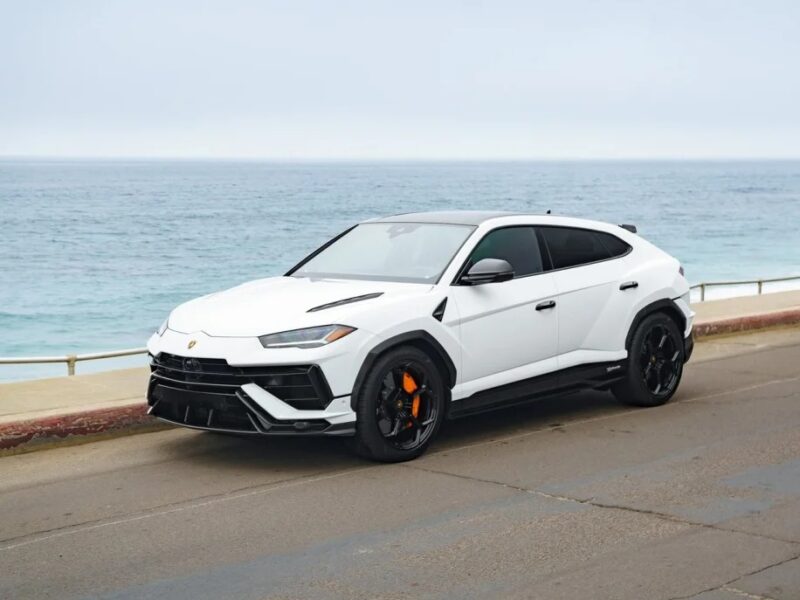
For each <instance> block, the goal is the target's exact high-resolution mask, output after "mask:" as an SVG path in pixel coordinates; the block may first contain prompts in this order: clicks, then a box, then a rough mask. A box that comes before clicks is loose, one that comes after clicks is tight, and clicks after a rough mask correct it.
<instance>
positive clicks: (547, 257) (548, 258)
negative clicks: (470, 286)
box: [437, 223, 633, 285]
mask: <svg viewBox="0 0 800 600" xmlns="http://www.w3.org/2000/svg"><path fill="white" fill-rule="evenodd" d="M511 227H533V228H534V230H535V232H536V239H537V241H538V242H539V254H540V255H541V257H542V268H543V270H542V271H539V272H538V273H528V274H527V275H520V276H519V277H516V276H515V277H514V279H513V280H516V279H524V278H525V277H536V276H538V275H545V274H547V273H555V272H557V271H565V270H567V269H579V268H581V267H587V266H589V265H596V264H598V263H601V262H606V261H607V260H617V259H619V258H624V257H625V256H628V255H629V254H630V253H631V252H633V246H631V245H630V244H629V243H628V242H626V241H625V240H623V239H622V238H619V237H617V236H616V235H614V234H613V233H609V232H608V231H603V230H601V229H591V228H589V227H573V226H571V225H541V224H530V223H520V224H517V225H502V226H500V227H495V228H494V229H490V230H489V231H487V232H486V233H485V234H483V237H481V239H480V240H478V242H477V243H476V244H475V245H474V246H473V247H472V250H475V248H477V247H478V244H480V243H481V242H482V241H483V239H484V238H485V237H486V236H487V235H489V234H490V233H492V232H495V231H497V230H499V229H509V228H511ZM544 228H551V229H553V228H555V229H580V230H582V231H591V232H592V233H605V234H606V235H610V236H613V237H615V238H617V239H618V240H619V241H621V242H622V243H623V244H625V245H627V246H628V250H627V252H625V253H624V254H617V255H616V256H609V257H608V258H603V259H600V260H595V261H592V262H587V263H581V264H579V265H572V266H570V267H561V268H559V269H554V268H553V256H552V254H551V253H550V247H549V246H548V245H547V241H546V240H545V239H544V236H543V235H542V234H541V231H540V230H541V229H544ZM600 243H601V244H602V243H603V242H602V238H600ZM603 247H604V248H606V249H608V248H607V247H606V246H605V245H603ZM610 253H611V251H610V250H609V254H610ZM471 256H472V251H470V255H469V256H467V258H466V259H464V263H463V264H462V265H461V268H460V269H459V270H458V271H457V272H456V276H455V277H454V278H453V281H452V282H450V285H464V284H462V283H461V281H460V280H461V277H462V276H463V275H464V274H465V273H466V270H467V269H468V268H469V266H470V265H469V262H470V258H471ZM445 270H446V269H445ZM513 280H512V281H513ZM437 283H438V282H437Z"/></svg>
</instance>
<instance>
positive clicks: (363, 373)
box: [350, 329, 457, 411]
mask: <svg viewBox="0 0 800 600" xmlns="http://www.w3.org/2000/svg"><path fill="white" fill-rule="evenodd" d="M404 344H409V345H412V346H414V345H416V346H423V347H427V348H426V349H431V350H433V352H434V353H435V354H436V356H435V357H433V358H434V360H436V359H437V358H438V360H439V362H440V363H441V365H442V366H444V368H445V371H446V375H447V377H446V379H445V384H446V385H447V387H448V388H449V389H453V386H454V385H455V384H456V376H457V371H456V366H455V364H454V363H453V359H452V358H450V355H449V354H448V353H447V350H445V349H444V346H442V344H440V343H439V340H437V339H436V338H435V337H433V336H432V335H431V334H430V333H428V332H427V331H425V330H423V329H416V330H414V331H407V332H405V333H400V334H398V335H395V336H393V337H390V338H388V339H385V340H383V341H382V342H381V343H380V344H378V345H377V346H375V347H374V348H372V350H370V351H369V352H368V353H367V356H366V357H365V358H364V362H363V363H362V364H361V368H360V369H359V370H358V375H356V380H355V382H354V383H353V391H352V393H351V395H350V407H351V408H352V409H353V410H354V411H355V410H356V401H357V399H358V391H359V390H360V389H361V386H362V385H363V384H364V380H365V379H366V378H367V373H369V370H370V369H371V368H372V365H373V364H375V361H376V360H377V358H378V357H379V356H380V355H381V354H383V353H384V352H386V351H387V350H390V349H392V348H395V347H397V346H402V345H404Z"/></svg>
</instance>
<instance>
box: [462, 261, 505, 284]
mask: <svg viewBox="0 0 800 600" xmlns="http://www.w3.org/2000/svg"><path fill="white" fill-rule="evenodd" d="M513 278H514V269H513V268H512V267H511V265H510V264H509V263H508V261H505V260H503V259H502V258H483V259H481V260H479V261H478V262H476V263H475V264H474V265H472V267H470V269H469V271H467V273H466V275H464V276H462V277H461V279H460V280H459V283H461V284H463V285H481V284H482V283H496V282H498V281H508V280H509V279H513Z"/></svg>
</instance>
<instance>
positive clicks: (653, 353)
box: [612, 313, 684, 406]
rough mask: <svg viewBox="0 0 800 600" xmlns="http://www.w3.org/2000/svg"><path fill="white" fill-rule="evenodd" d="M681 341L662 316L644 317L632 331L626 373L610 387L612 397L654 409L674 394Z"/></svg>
mask: <svg viewBox="0 0 800 600" xmlns="http://www.w3.org/2000/svg"><path fill="white" fill-rule="evenodd" d="M683 363H684V346H683V337H682V336H681V332H680V330H679V329H678V325H677V324H676V323H675V321H674V320H673V319H672V318H671V317H670V316H669V315H667V314H665V313H654V314H652V315H649V316H648V317H646V318H645V319H644V320H643V321H642V322H641V323H640V324H639V326H638V327H637V328H636V331H635V332H634V334H633V338H632V340H631V346H630V349H629V351H628V369H627V372H626V373H625V376H624V377H623V379H622V380H621V381H619V382H618V383H616V384H614V386H613V387H612V391H613V392H614V395H615V396H616V397H617V398H618V399H619V400H620V401H622V402H624V403H626V404H632V405H634V406H658V405H660V404H664V403H665V402H667V401H668V400H669V399H670V398H672V396H673V395H674V394H675V391H676V390H677V389H678V385H679V384H680V381H681V377H682V376H683Z"/></svg>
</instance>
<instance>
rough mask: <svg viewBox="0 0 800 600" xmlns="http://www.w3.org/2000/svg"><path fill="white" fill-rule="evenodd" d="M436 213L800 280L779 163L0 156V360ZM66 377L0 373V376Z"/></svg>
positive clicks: (132, 323)
mask: <svg viewBox="0 0 800 600" xmlns="http://www.w3.org/2000/svg"><path fill="white" fill-rule="evenodd" d="M441 209H498V210H514V211H531V212H544V211H547V210H551V211H552V212H553V213H556V214H564V215H572V216H580V217H588V218H593V219H600V220H605V221H611V222H614V223H634V224H636V225H637V226H638V228H639V233H640V234H641V235H643V236H644V237H645V238H647V239H649V240H650V241H652V242H654V243H655V244H657V245H659V246H660V247H662V248H663V249H665V250H666V251H668V252H670V253H672V254H673V255H675V256H676V257H678V258H679V259H680V260H681V261H682V263H683V265H684V268H685V269H686V274H687V277H688V278H689V280H690V281H691V282H693V283H698V282H701V281H715V280H729V279H750V278H758V277H778V276H784V275H800V162H795V161H791V162H789V161H765V162H747V161H737V162H681V161H665V162H643V161H630V162H616V161H575V162H487V163H478V162H468V163H467V162H464V163H462V162H397V163H388V162H374V163H369V162H364V163H355V162H353V163H350V162H328V163H321V162H320V163H313V162H304V163H288V162H257V161H247V162H234V161H166V160H163V161H162V160H158V161H156V160H147V161H145V160H141V161H139V160H137V161H126V160H22V159H19V160H16V159H4V160H0V226H1V228H0V234H1V235H2V237H0V267H1V269H0V332H2V335H0V356H40V355H57V354H66V353H82V352H95V351H104V350H114V349H121V348H129V347H138V346H143V345H144V343H145V341H146V339H147V338H148V337H149V335H150V334H151V332H152V331H153V330H154V329H155V328H156V327H158V325H159V324H160V323H161V322H162V321H163V320H164V318H165V317H166V316H167V314H168V313H169V311H170V309H171V308H172V307H174V306H175V305H177V304H179V303H180V302H183V301H185V300H188V299H190V298H193V297H196V296H199V295H202V294H206V293H208V292H211V291H214V290H219V289H224V288H227V287H230V286H233V285H236V284H238V283H241V282H244V281H247V280H250V279H255V278H260V277H268V276H271V275H279V274H281V273H283V272H284V271H286V270H287V269H288V268H289V267H291V266H292V265H293V264H294V263H295V262H297V261H298V260H299V259H300V258H302V257H303V256H304V255H305V254H307V253H308V252H309V251H311V250H313V249H314V248H315V247H317V246H318V245H319V244H321V243H322V242H324V241H325V240H326V239H327V238H329V237H331V236H333V235H334V234H336V233H338V232H340V231H341V230H342V229H344V228H346V227H347V226H349V225H350V224H352V223H353V222H356V221H359V220H361V219H364V218H368V217H373V216H378V215H385V214H392V213H402V212H409V211H418V210H441ZM770 289H772V288H770V287H768V288H767V289H766V291H769V290H770ZM775 289H777V287H776V288H775ZM718 293H731V292H730V291H729V292H718ZM740 293H741V292H740ZM144 362H145V361H144V358H141V357H140V358H128V359H119V360H109V361H96V362H92V363H81V364H79V365H78V372H84V373H85V372H90V371H95V370H101V369H108V368H117V367H119V366H130V365H135V364H144ZM65 372H66V367H65V366H64V365H35V366H19V365H5V366H4V365H0V381H2V380H5V381H7V380H14V379H26V378H32V377H44V376H53V375H62V374H65Z"/></svg>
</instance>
